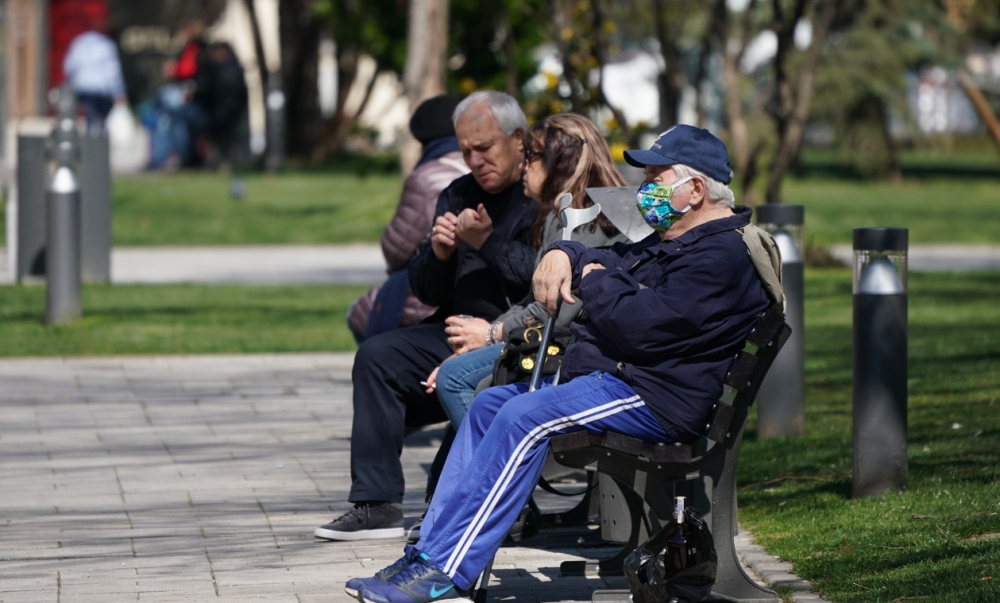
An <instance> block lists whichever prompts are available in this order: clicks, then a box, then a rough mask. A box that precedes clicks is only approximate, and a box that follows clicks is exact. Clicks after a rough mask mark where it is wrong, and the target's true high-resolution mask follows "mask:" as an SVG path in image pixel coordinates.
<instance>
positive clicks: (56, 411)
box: [0, 353, 821, 603]
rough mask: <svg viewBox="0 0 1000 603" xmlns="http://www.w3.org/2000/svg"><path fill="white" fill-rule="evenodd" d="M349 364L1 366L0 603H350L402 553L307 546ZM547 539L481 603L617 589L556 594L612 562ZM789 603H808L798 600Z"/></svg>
mask: <svg viewBox="0 0 1000 603" xmlns="http://www.w3.org/2000/svg"><path fill="white" fill-rule="evenodd" d="M352 362H353V354H350V353H329V354H274V355H270V354H263V355H252V354H248V355H213V356H159V357H101V358H21V359H4V360H0V384H2V386H0V409H2V412H0V484H3V487H2V488H0V601H2V602H4V603H15V602H31V603H37V602H39V601H52V602H58V603H76V602H81V603H107V602H111V601H137V600H138V601H157V602H164V601H183V602H185V603H190V602H198V601H206V602H207V601H234V602H235V601H269V602H284V601H287V602H289V603H308V602H317V603H318V602H319V601H324V602H326V601H349V600H351V599H350V598H349V597H348V596H347V595H345V594H344V592H343V584H344V582H346V581H347V580H348V579H349V578H351V577H354V576H365V575H371V574H372V573H374V572H375V571H376V570H378V569H380V568H382V567H384V566H386V565H388V564H389V563H391V562H392V561H394V560H395V559H396V558H397V557H398V556H399V555H400V554H401V551H402V546H403V542H402V540H388V541H375V542H357V543H331V542H323V541H318V540H315V539H314V538H313V537H312V530H313V529H314V528H315V527H316V526H317V525H320V524H322V523H325V522H327V521H329V520H330V519H331V518H332V517H333V516H335V515H339V514H340V513H342V512H343V511H345V510H346V509H347V507H348V505H347V504H346V503H345V501H346V499H347V492H348V488H349V485H350V469H349V447H350V432H351V414H352V409H351V364H352ZM441 434H442V430H441V429H440V427H438V428H436V429H434V428H430V429H425V430H422V431H419V432H417V433H415V434H412V435H411V436H409V437H408V438H407V441H406V453H405V454H404V455H403V457H402V459H403V465H404V470H405V474H406V479H407V483H408V484H409V486H410V487H409V488H407V490H408V494H407V496H406V500H405V501H404V512H405V514H406V517H407V522H408V523H411V522H413V521H415V520H416V518H417V517H418V516H419V515H420V513H421V512H422V511H423V508H424V504H423V485H424V483H425V480H426V471H427V468H428V467H429V466H430V463H431V461H432V460H433V457H434V453H435V451H436V449H437V447H438V444H439V442H440V437H441ZM538 501H539V504H540V505H541V506H542V507H543V508H545V509H548V510H554V509H556V508H558V507H559V506H560V505H561V506H562V507H563V508H565V506H566V505H567V502H565V500H564V499H555V500H553V498H545V497H539V499H538ZM569 504H572V502H571V503H569ZM559 536H560V535H559V534H547V533H545V532H543V533H542V534H539V535H538V536H535V537H533V538H530V539H528V540H526V541H524V542H522V543H521V545H520V546H512V547H504V548H502V549H501V550H500V554H499V555H498V557H497V560H496V564H495V566H494V572H495V578H494V580H493V581H492V582H491V589H490V593H491V597H490V598H491V600H494V601H496V600H514V601H518V602H519V603H520V602H529V603H530V602H534V601H538V602H541V601H545V602H558V601H589V600H590V599H591V597H592V594H593V591H594V590H595V589H601V588H608V587H613V588H623V587H624V580H623V579H622V578H621V577H618V578H599V577H596V576H590V577H582V576H581V577H565V576H560V575H559V564H560V563H561V562H562V561H565V560H571V559H580V558H582V557H588V558H597V557H600V556H606V555H609V554H612V553H613V550H611V549H608V548H599V549H582V548H578V547H577V545H576V541H575V540H574V539H573V538H567V537H566V535H565V534H562V535H561V536H562V537H561V538H558V537H559ZM556 538H558V540H559V542H555V540H556ZM737 544H738V547H737V548H738V551H739V552H740V555H741V556H742V558H743V559H744V560H746V561H747V562H748V563H749V564H751V565H752V566H753V567H754V568H755V569H758V570H759V571H760V573H761V574H762V575H764V576H766V577H767V578H769V579H770V581H771V582H772V583H773V584H777V585H780V586H798V587H800V588H803V589H805V588H808V584H805V583H803V582H802V581H800V580H798V579H797V578H796V577H795V576H793V575H791V574H789V573H788V572H789V571H790V569H791V568H790V566H789V565H788V564H787V563H781V562H779V561H777V560H775V559H773V558H771V557H769V556H767V555H766V553H764V552H763V551H762V550H761V549H760V548H759V547H755V546H754V545H753V544H752V543H751V542H750V541H749V540H748V536H747V535H746V534H745V533H744V534H742V535H741V536H740V539H739V540H738V543H737ZM796 600H798V601H821V599H820V598H819V597H817V596H816V595H812V594H810V593H809V592H808V591H807V590H802V591H800V592H799V593H798V594H797V596H796Z"/></svg>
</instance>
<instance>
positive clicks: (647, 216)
mask: <svg viewBox="0 0 1000 603" xmlns="http://www.w3.org/2000/svg"><path fill="white" fill-rule="evenodd" d="M690 179H691V176H688V177H687V178H681V179H680V180H678V181H677V182H675V183H673V184H672V185H670V186H668V185H666V184H656V183H654V182H643V183H642V186H640V187H639V190H638V191H637V192H636V194H635V202H636V205H637V206H638V207H639V213H640V214H642V217H643V219H644V220H646V224H649V225H650V226H652V227H653V230H656V231H658V232H663V231H664V230H666V229H668V228H670V227H671V226H672V225H673V224H674V222H676V221H677V220H680V218H681V216H682V215H684V214H685V213H687V211H688V210H689V209H691V206H690V205H689V206H687V207H685V208H684V209H682V210H679V209H676V208H675V207H674V206H673V205H671V204H670V197H671V196H673V194H674V191H676V190H677V189H678V188H679V187H680V186H681V185H682V184H684V183H685V182H687V181H688V180H690Z"/></svg>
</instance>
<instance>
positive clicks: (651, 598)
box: [624, 507, 719, 603]
mask: <svg viewBox="0 0 1000 603" xmlns="http://www.w3.org/2000/svg"><path fill="white" fill-rule="evenodd" d="M684 515H685V517H686V519H687V526H686V530H685V533H686V536H687V539H688V542H689V543H693V544H694V546H695V547H697V550H696V551H694V555H693V558H692V557H689V558H688V564H687V566H686V567H685V568H684V569H682V570H680V571H678V572H676V573H674V574H673V575H669V576H668V575H667V574H668V573H670V572H669V571H668V569H667V567H666V565H667V564H666V563H665V558H666V555H667V550H666V549H667V541H668V540H669V539H670V538H671V537H672V536H673V535H674V534H675V533H676V532H677V529H678V528H677V523H675V522H673V521H671V522H670V523H669V524H667V525H666V526H664V527H662V528H660V530H659V531H658V532H656V534H653V536H651V537H650V539H649V540H647V541H646V542H644V543H643V544H642V545H640V546H639V547H638V548H637V549H636V550H634V551H632V553H631V554H630V555H629V556H628V557H627V558H626V559H625V567H624V570H625V580H626V582H628V589H629V592H631V593H632V601H633V602H634V603H665V602H667V601H685V602H686V601H702V600H704V599H705V598H707V597H708V596H709V595H710V594H711V593H712V586H713V585H714V584H715V572H716V569H717V567H718V564H719V557H718V555H717V554H716V552H715V544H714V543H713V542H712V533H711V532H710V531H709V529H708V525H707V524H706V523H705V520H703V519H702V518H701V516H700V515H699V514H698V511H697V510H696V509H693V508H690V507H689V508H687V509H685V510H684Z"/></svg>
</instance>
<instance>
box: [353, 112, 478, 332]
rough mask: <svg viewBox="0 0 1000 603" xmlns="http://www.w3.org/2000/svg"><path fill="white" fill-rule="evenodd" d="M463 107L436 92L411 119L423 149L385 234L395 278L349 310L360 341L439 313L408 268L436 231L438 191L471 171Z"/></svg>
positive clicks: (385, 251)
mask: <svg viewBox="0 0 1000 603" xmlns="http://www.w3.org/2000/svg"><path fill="white" fill-rule="evenodd" d="M457 105H458V99H457V98H455V97H454V96H450V95H441V96H435V97H433V98H429V99H427V100H425V101H424V102H422V103H420V105H419V106H418V107H417V110H416V111H414V112H413V116H412V117H411V118H410V132H411V133H412V134H413V137H414V138H416V139H417V140H418V141H420V144H421V145H423V149H422V151H421V154H420V159H419V161H417V165H416V166H415V167H414V168H413V171H412V172H410V175H409V176H407V177H406V180H405V181H404V182H403V192H402V194H400V197H399V205H397V206H396V213H395V215H394V216H393V217H392V220H391V221H390V222H389V225H388V226H386V227H385V231H384V232H383V233H382V255H383V256H384V257H385V263H386V267H387V269H388V272H389V280H388V281H386V282H385V283H382V284H380V285H377V286H375V287H373V288H372V289H370V290H369V291H368V293H365V294H364V295H363V296H361V297H360V298H359V299H358V300H357V301H355V302H354V304H353V305H352V306H351V309H350V310H348V314H347V325H348V326H349V327H350V329H351V333H353V334H354V338H355V339H356V340H357V341H358V343H361V342H362V341H364V340H365V339H367V338H368V337H371V336H373V335H377V334H379V333H382V332H385V331H389V330H392V329H396V328H402V327H409V326H411V325H415V324H417V323H418V322H420V321H421V320H423V319H425V318H427V317H428V316H430V315H431V314H433V313H434V310H435V307H434V306H428V305H427V304H424V303H423V302H421V301H420V300H419V299H417V297H416V296H415V295H413V293H412V292H411V291H410V286H409V279H408V278H407V275H406V267H407V265H408V264H409V263H410V258H412V257H413V254H414V253H416V251H417V246H418V245H420V242H421V241H423V240H424V239H426V238H427V235H428V233H429V232H430V230H431V222H432V221H433V220H434V207H435V205H436V204H437V199H438V195H440V194H441V191H443V190H444V189H445V187H447V186H448V185H449V184H451V183H452V181H453V180H455V179H456V178H458V177H459V176H462V175H464V174H468V173H469V167H468V166H467V165H465V162H464V161H462V153H461V152H460V151H459V150H458V139H457V138H455V125H454V124H453V123H452V120H451V115H452V113H453V112H454V111H455V107H456V106H457ZM373 308H374V309H375V313H374V314H375V315H374V317H373V316H372V310H373Z"/></svg>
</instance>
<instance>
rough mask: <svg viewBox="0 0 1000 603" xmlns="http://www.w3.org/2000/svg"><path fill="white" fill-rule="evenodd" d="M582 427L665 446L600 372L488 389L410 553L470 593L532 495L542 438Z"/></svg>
mask: <svg viewBox="0 0 1000 603" xmlns="http://www.w3.org/2000/svg"><path fill="white" fill-rule="evenodd" d="M581 428H585V429H587V430H588V431H590V432H592V433H600V432H604V431H617V432H619V433H623V434H626V435H630V436H632V437H635V438H639V439H642V440H644V441H646V442H667V441H669V437H668V436H667V434H666V433H664V431H663V428H662V427H661V426H660V424H659V423H658V422H657V420H656V418H655V417H654V416H653V414H652V413H651V412H650V411H649V410H648V409H647V408H646V405H645V403H644V402H643V401H642V399H641V398H640V397H639V396H638V394H636V393H635V391H633V390H632V388H631V387H629V386H628V385H626V384H625V383H624V382H622V381H621V380H619V379H618V378H616V377H614V376H612V375H609V374H607V373H596V372H595V373H592V374H590V375H586V376H583V377H577V378H576V379H573V380H572V381H570V382H568V383H563V384H560V385H557V386H552V385H551V380H546V381H545V382H544V383H543V384H542V385H541V387H539V388H538V390H537V391H534V392H530V393H529V392H528V384H527V383H515V384H512V385H507V386H502V387H493V388H490V389H487V390H485V391H483V392H482V393H481V394H479V395H478V396H477V397H476V399H475V401H473V403H472V407H471V408H469V413H468V415H466V417H465V420H464V421H463V422H462V426H461V427H460V428H459V430H458V436H457V437H456V438H455V443H454V445H453V446H452V449H451V452H450V454H449V455H448V461H447V462H446V463H445V466H444V470H443V472H442V474H441V479H440V481H439V482H438V486H437V490H436V491H435V494H434V498H433V499H432V500H431V504H430V507H429V508H428V509H427V515H426V517H425V518H424V522H423V524H422V525H421V529H420V534H421V539H420V542H418V543H417V549H418V550H420V551H421V552H423V553H424V554H426V555H428V556H429V557H430V558H431V563H433V564H434V566H436V567H437V568H438V569H440V570H441V571H442V572H444V573H445V574H447V575H448V576H449V577H450V578H451V579H452V580H453V581H454V582H455V583H456V584H457V585H458V586H460V587H461V588H470V587H471V586H472V584H473V583H474V582H475V580H476V579H477V578H478V577H479V575H480V574H482V572H483V570H484V569H485V568H486V564H487V563H489V560H490V559H491V558H492V557H493V555H494V554H495V553H496V551H497V549H498V548H500V544H501V543H502V542H503V540H504V538H505V537H506V535H507V532H508V531H509V530H510V528H511V526H512V525H513V524H514V521H515V520H516V519H517V516H518V514H519V513H520V511H521V509H522V508H523V507H524V505H525V503H526V502H527V500H528V497H529V496H531V493H532V491H533V490H534V489H535V485H536V484H537V483H538V478H539V476H540V475H541V473H542V468H543V466H544V464H545V459H546V456H547V453H548V449H549V437H551V436H552V435H556V434H559V433H565V432H569V431H578V430H580V429H581Z"/></svg>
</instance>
